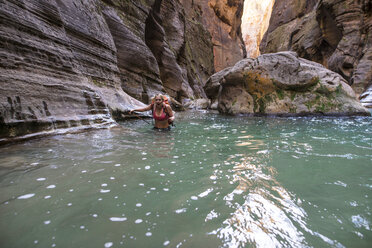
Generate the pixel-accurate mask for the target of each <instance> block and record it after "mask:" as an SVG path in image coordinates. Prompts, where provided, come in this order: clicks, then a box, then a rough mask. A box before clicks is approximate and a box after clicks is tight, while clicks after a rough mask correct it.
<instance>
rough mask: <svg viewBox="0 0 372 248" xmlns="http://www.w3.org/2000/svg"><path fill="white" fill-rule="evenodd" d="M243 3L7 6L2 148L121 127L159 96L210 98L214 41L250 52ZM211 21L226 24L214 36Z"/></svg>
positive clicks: (2, 38)
mask: <svg viewBox="0 0 372 248" xmlns="http://www.w3.org/2000/svg"><path fill="white" fill-rule="evenodd" d="M242 2H243V0H240V1H224V0H215V1H210V2H208V1H183V0H182V1H180V0H167V1H165V0H143V1H135V0H128V1H117V0H84V1H79V0H63V1H61V0H5V1H0V20H1V22H0V44H1V46H0V143H4V142H7V141H9V140H14V139H16V138H17V137H21V138H25V137H26V138H27V137H30V136H37V135H42V134H45V133H55V132H64V131H71V130H72V131H76V130H80V129H85V128H91V127H103V126H110V125H114V124H115V120H118V119H121V118H123V117H126V116H125V115H124V114H125V112H126V111H127V110H128V109H129V108H134V107H139V106H143V103H142V102H144V103H148V102H149V98H150V97H151V96H153V95H154V94H155V93H159V92H166V93H167V94H168V95H170V96H171V97H172V98H174V99H175V100H178V101H182V100H183V99H188V98H205V97H206V95H205V92H204V90H203V85H204V82H205V81H206V79H207V78H208V77H209V76H210V75H211V74H212V73H214V72H215V63H216V61H215V60H214V57H215V56H216V57H218V58H220V57H219V56H220V55H215V56H214V54H213V52H215V53H216V48H215V44H213V43H212V42H214V41H215V40H219V37H227V38H226V39H227V40H228V42H224V41H223V42H222V41H221V43H220V44H219V45H220V49H225V50H229V49H230V48H231V47H235V46H236V47H239V46H240V45H241V39H239V30H240V29H239V26H240V23H239V22H238V21H237V20H240V16H241V15H240V14H239V13H238V12H239V11H240V10H241V9H239V8H240V7H239V6H240V5H239V4H240V3H242ZM208 4H209V5H208ZM216 6H218V7H216ZM219 8H222V9H223V11H219ZM229 8H231V10H229ZM226 11H227V12H228V13H227V12H226ZM225 12H226V13H225ZM206 13H207V14H206ZM210 14H213V15H214V16H213V15H212V16H213V18H217V20H218V21H219V23H220V24H218V25H215V26H213V27H210V26H208V28H207V27H206V26H205V25H206V23H207V22H208V21H210V20H208V18H209V17H210V16H209V15H210ZM216 16H217V17H216ZM225 17H226V20H225ZM219 18H221V19H219ZM226 22H227V23H229V25H227V24H226V25H227V26H226V27H227V28H221V27H220V26H221V25H222V24H221V23H226ZM219 25H220V26H219ZM223 25H225V24H223ZM213 28H216V29H218V30H219V32H217V31H216V30H214V29H213ZM216 33H218V35H216ZM231 37H233V38H231ZM225 46H226V47H225ZM214 50H215V51H214ZM233 54H234V55H233V56H232V57H231V59H230V55H226V56H225V57H226V58H229V59H226V61H225V62H224V63H222V66H224V65H232V64H234V63H235V62H236V61H237V60H239V59H241V58H242V57H243V51H242V50H239V52H236V53H233ZM225 57H223V56H222V57H221V58H225Z"/></svg>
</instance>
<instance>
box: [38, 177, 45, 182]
mask: <svg viewBox="0 0 372 248" xmlns="http://www.w3.org/2000/svg"><path fill="white" fill-rule="evenodd" d="M45 180H46V178H45V177H39V178H38V179H36V181H39V182H41V181H45Z"/></svg>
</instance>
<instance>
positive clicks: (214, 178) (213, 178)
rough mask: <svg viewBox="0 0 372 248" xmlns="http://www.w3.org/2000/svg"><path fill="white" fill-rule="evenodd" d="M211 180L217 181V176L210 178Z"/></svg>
mask: <svg viewBox="0 0 372 248" xmlns="http://www.w3.org/2000/svg"><path fill="white" fill-rule="evenodd" d="M209 178H210V179H211V180H216V179H217V176H215V175H213V176H210V177H209Z"/></svg>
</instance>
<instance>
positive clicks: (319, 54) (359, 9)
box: [260, 0, 372, 107]
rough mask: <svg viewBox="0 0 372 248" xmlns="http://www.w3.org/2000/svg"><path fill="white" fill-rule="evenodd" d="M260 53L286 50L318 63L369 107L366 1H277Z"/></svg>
mask: <svg viewBox="0 0 372 248" xmlns="http://www.w3.org/2000/svg"><path fill="white" fill-rule="evenodd" d="M260 50H261V52H262V53H271V52H278V51H286V50H292V51H296V52H297V53H298V54H299V56H301V57H303V58H306V59H309V60H312V61H315V62H318V63H321V64H323V65H324V66H326V67H327V68H329V69H330V70H332V71H335V72H337V73H339V74H340V75H342V76H343V77H344V78H345V79H346V80H347V81H348V83H349V84H350V85H352V87H353V89H354V90H355V92H356V93H357V95H360V99H361V102H362V103H363V104H364V105H365V106H369V107H372V94H371V93H372V86H371V85H372V3H371V1H368V0H362V1H353V0H342V1H340V0H318V1H316V0H312V1H303V0H301V1H298V0H290V1H287V0H277V1H275V4H274V7H273V13H272V17H271V19H270V25H269V28H268V31H267V33H266V34H265V37H264V39H263V41H262V43H261V45H260ZM363 92H364V93H363Z"/></svg>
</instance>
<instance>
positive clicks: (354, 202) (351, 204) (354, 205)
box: [350, 201, 358, 207]
mask: <svg viewBox="0 0 372 248" xmlns="http://www.w3.org/2000/svg"><path fill="white" fill-rule="evenodd" d="M350 206H353V207H356V206H358V203H357V202H356V201H352V202H350Z"/></svg>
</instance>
